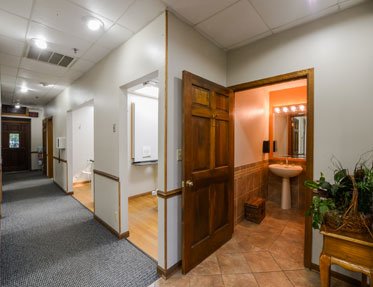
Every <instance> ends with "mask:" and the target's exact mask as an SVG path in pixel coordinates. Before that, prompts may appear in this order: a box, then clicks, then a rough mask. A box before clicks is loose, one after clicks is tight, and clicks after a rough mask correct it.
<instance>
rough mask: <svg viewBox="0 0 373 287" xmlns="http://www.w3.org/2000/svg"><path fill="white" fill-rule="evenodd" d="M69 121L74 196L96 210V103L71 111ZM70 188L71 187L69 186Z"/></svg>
mask: <svg viewBox="0 0 373 287" xmlns="http://www.w3.org/2000/svg"><path fill="white" fill-rule="evenodd" d="M67 118H68V119H69V120H68V123H67V126H68V132H67V135H68V143H67V146H68V150H69V155H68V163H69V172H68V177H69V180H68V182H71V183H72V191H73V195H72V196H73V197H74V198H75V199H76V200H77V201H79V202H80V203H81V204H82V205H83V206H84V207H86V208H87V209H88V210H90V211H91V212H94V189H93V184H92V178H93V166H94V103H93V101H89V102H87V103H85V104H83V105H81V106H80V107H78V108H76V109H74V110H72V111H69V112H68V115H67ZM68 188H69V187H68Z"/></svg>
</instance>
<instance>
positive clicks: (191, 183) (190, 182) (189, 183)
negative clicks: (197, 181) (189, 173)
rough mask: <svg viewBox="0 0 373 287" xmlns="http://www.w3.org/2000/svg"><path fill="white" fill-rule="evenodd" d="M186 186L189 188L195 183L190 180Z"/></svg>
mask: <svg viewBox="0 0 373 287" xmlns="http://www.w3.org/2000/svg"><path fill="white" fill-rule="evenodd" d="M186 186H188V187H192V186H193V181H191V180H190V179H189V180H187V181H186Z"/></svg>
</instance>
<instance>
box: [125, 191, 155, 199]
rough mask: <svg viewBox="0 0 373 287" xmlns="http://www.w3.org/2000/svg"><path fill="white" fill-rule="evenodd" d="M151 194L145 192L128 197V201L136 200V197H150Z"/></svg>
mask: <svg viewBox="0 0 373 287" xmlns="http://www.w3.org/2000/svg"><path fill="white" fill-rule="evenodd" d="M151 194H152V192H151V191H147V192H143V193H139V194H136V195H132V196H129V197H128V199H134V198H138V197H141V196H145V195H151Z"/></svg>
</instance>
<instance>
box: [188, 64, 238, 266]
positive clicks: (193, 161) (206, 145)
mask: <svg viewBox="0 0 373 287" xmlns="http://www.w3.org/2000/svg"><path fill="white" fill-rule="evenodd" d="M233 106H234V97H233V92H232V91H231V90H229V89H227V88H225V87H222V86H220V85H218V84H215V83H212V82H210V81H208V80H205V79H203V78H201V77H198V76H196V75H193V74H191V73H189V72H186V71H184V72H183V137H184V139H183V159H184V166H183V167H184V169H183V196H182V208H183V222H182V223H183V226H182V230H183V246H182V248H183V249H182V269H183V273H187V272H188V271H190V270H191V269H192V268H193V267H195V266H196V265H198V264H199V263H200V262H202V261H203V260H204V259H205V258H207V257H208V256H209V255H210V254H212V253H213V252H214V251H216V250H217V249H218V248H219V247H220V246H221V245H223V244H224V243H225V242H227V241H228V240H229V239H231V237H232V233H233V227H234V221H233V209H234V204H233V198H234V197H233V192H234V191H233V168H234V149H233V144H234V131H233Z"/></svg>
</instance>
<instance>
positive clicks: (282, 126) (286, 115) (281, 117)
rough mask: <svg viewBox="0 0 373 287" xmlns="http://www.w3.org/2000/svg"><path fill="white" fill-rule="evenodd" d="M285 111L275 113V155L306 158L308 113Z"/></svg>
mask: <svg viewBox="0 0 373 287" xmlns="http://www.w3.org/2000/svg"><path fill="white" fill-rule="evenodd" d="M289 110H290V109H289ZM281 111H282V109H281ZM285 111H286V112H278V111H277V112H274V113H273V141H274V142H275V144H274V146H275V148H274V151H273V156H274V157H285V156H289V157H292V158H306V142H307V139H306V135H307V115H306V113H305V112H304V111H301V112H292V113H291V112H287V109H285Z"/></svg>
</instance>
